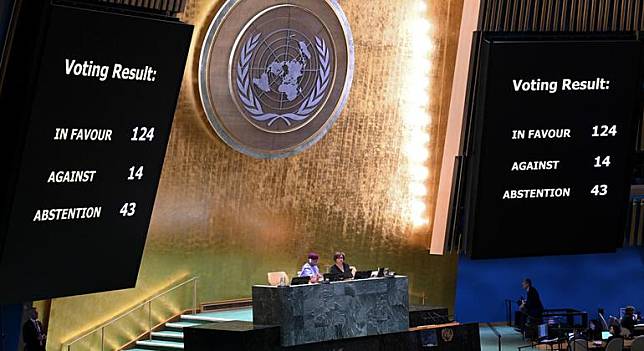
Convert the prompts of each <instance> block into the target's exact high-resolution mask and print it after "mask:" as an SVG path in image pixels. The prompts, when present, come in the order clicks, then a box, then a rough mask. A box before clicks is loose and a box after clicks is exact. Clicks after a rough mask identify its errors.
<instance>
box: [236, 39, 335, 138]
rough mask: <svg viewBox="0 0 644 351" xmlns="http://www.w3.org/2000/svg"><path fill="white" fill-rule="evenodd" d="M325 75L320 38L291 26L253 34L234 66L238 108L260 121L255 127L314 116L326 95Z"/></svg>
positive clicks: (325, 53)
mask: <svg viewBox="0 0 644 351" xmlns="http://www.w3.org/2000/svg"><path fill="white" fill-rule="evenodd" d="M330 73H331V58H330V50H329V48H328V46H327V44H326V40H325V39H323V38H320V37H318V36H314V37H313V38H312V39H310V38H308V37H307V36H306V35H304V34H303V33H301V32H299V31H298V30H295V29H293V28H286V29H279V30H276V31H273V32H271V33H270V34H268V35H264V33H262V32H258V33H253V34H252V35H250V36H249V37H248V39H247V40H246V41H245V43H244V45H243V46H241V48H240V54H239V62H238V65H237V77H236V87H237V93H238V97H239V102H240V103H241V107H242V111H241V112H243V113H245V115H246V116H247V117H250V119H251V120H252V121H254V122H264V123H258V126H260V127H261V128H263V129H265V130H266V131H268V132H271V130H270V129H267V128H268V127H273V126H274V125H275V124H277V125H275V127H279V123H282V127H283V126H287V127H292V126H296V125H297V124H295V125H294V123H295V122H303V121H306V120H307V119H309V118H312V117H313V116H314V115H315V112H316V111H317V109H318V107H320V105H321V104H322V102H323V99H324V97H325V96H326V94H327V90H328V88H329V78H330ZM293 130H295V129H293ZM278 131H283V129H278Z"/></svg>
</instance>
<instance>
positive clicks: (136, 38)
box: [0, 5, 192, 302]
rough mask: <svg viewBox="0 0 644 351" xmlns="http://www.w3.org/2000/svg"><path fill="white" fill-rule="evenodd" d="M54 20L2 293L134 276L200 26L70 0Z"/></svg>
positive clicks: (108, 285) (97, 284)
mask: <svg viewBox="0 0 644 351" xmlns="http://www.w3.org/2000/svg"><path fill="white" fill-rule="evenodd" d="M47 20H48V21H49V24H48V29H47V31H46V33H45V37H44V40H43V44H42V45H43V46H42V57H41V58H40V64H39V66H38V67H36V68H34V69H37V70H38V74H37V79H36V82H35V89H34V91H33V97H32V99H31V104H30V106H29V108H30V113H29V121H28V128H27V129H26V135H24V138H22V140H23V141H24V146H23V148H22V152H21V160H20V162H18V163H19V164H18V165H17V167H16V169H15V170H13V171H15V172H18V174H17V177H16V179H17V181H16V183H15V185H14V186H15V194H14V196H13V202H12V205H11V207H10V208H9V209H7V210H9V211H10V214H9V216H8V223H7V227H8V228H6V232H5V233H4V234H5V238H4V246H3V247H2V253H1V256H0V279H2V281H3V284H2V285H3V287H2V288H0V302H9V301H29V300H37V299H44V298H52V297H59V296H69V295H76V294H83V293H90V292H98V291H107V290H114V289H121V288H128V287H133V286H134V285H135V283H136V279H137V275H138V270H139V265H140V261H141V257H142V254H143V247H144V245H145V239H146V235H147V231H148V225H149V222H150V217H151V214H152V208H153V205H154V200H155V195H156V191H157V186H158V183H159V177H160V173H161V168H162V165H163V160H164V156H165V151H166V146H167V143H168V138H169V135H170V129H171V126H172V120H173V116H174V111H175V107H176V103H177V98H178V95H179V89H180V86H181V81H182V77H183V72H184V66H185V61H186V56H187V53H188V49H189V45H190V40H191V35H192V26H190V25H186V24H183V23H181V22H179V21H166V20H161V19H152V18H144V17H138V16H131V15H125V14H115V13H107V12H101V11H94V10H89V9H78V8H73V7H66V6H55V5H52V6H51V9H50V11H49V14H48V19H47ZM34 40H35V39H34ZM9 89H10V87H9ZM4 112H6V111H4ZM4 112H3V117H4V118H11V116H7V115H4ZM5 283H6V285H5Z"/></svg>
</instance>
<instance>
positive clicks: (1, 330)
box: [0, 304, 22, 351]
mask: <svg viewBox="0 0 644 351" xmlns="http://www.w3.org/2000/svg"><path fill="white" fill-rule="evenodd" d="M21 321H22V305H21V304H11V305H0V351H16V350H18V343H19V342H20V329H21V325H20V323H21Z"/></svg>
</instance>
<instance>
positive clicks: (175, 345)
mask: <svg viewBox="0 0 644 351" xmlns="http://www.w3.org/2000/svg"><path fill="white" fill-rule="evenodd" d="M136 346H142V347H146V348H149V349H152V350H163V351H174V350H183V342H172V341H162V340H142V341H137V342H136Z"/></svg>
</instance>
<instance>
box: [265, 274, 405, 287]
mask: <svg viewBox="0 0 644 351" xmlns="http://www.w3.org/2000/svg"><path fill="white" fill-rule="evenodd" d="M403 278H405V279H406V278H407V276H404V275H396V276H393V277H375V278H366V279H345V280H340V281H337V282H329V283H315V284H311V283H309V284H301V285H284V286H275V285H265V284H257V285H253V287H254V288H255V287H257V288H269V289H271V288H281V289H284V288H301V287H307V286H316V285H320V286H324V285H327V284H346V283H360V282H374V281H381V280H387V279H403Z"/></svg>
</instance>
